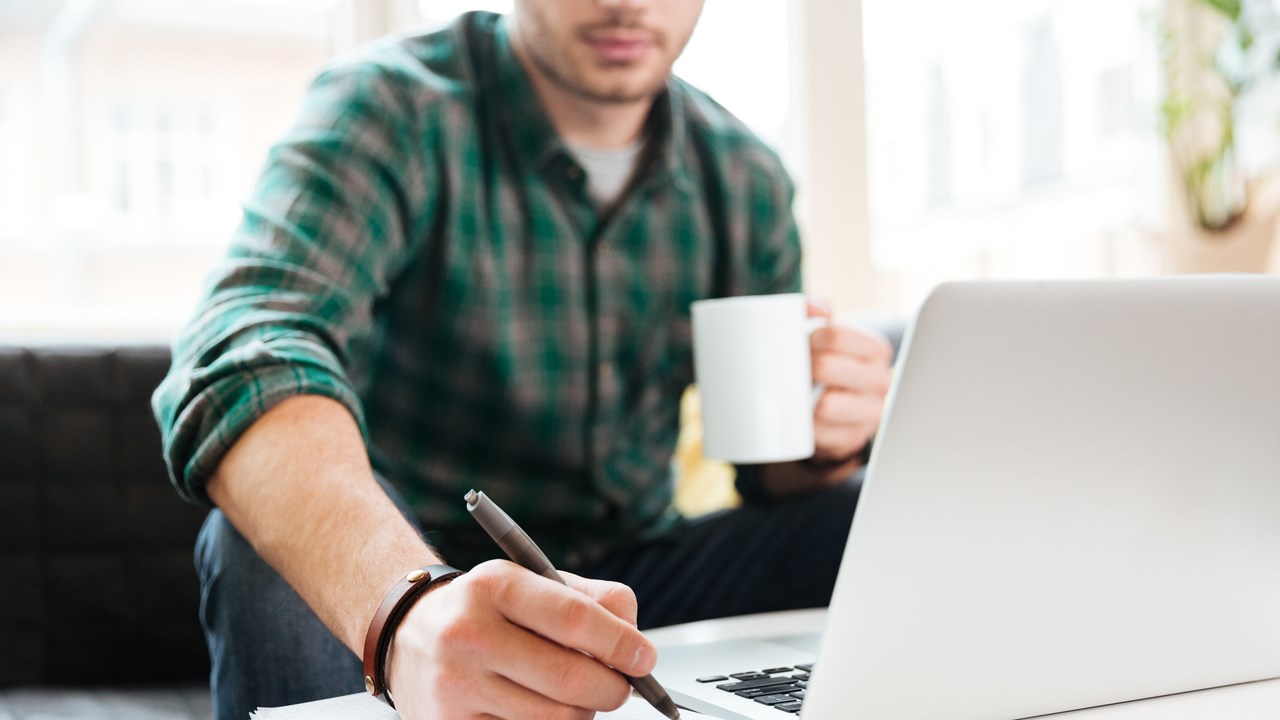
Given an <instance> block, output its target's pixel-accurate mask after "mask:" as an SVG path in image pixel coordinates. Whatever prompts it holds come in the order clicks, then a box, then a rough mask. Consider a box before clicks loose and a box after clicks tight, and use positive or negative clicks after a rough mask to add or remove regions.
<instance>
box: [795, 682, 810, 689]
mask: <svg viewBox="0 0 1280 720" xmlns="http://www.w3.org/2000/svg"><path fill="white" fill-rule="evenodd" d="M796 687H798V688H800V689H801V690H804V689H805V688H807V687H809V681H808V680H797V681H796Z"/></svg>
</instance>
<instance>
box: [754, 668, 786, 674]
mask: <svg viewBox="0 0 1280 720" xmlns="http://www.w3.org/2000/svg"><path fill="white" fill-rule="evenodd" d="M760 672H762V673H764V674H765V675H777V674H778V673H784V672H791V668H789V667H776V668H766V669H764V670H761V671H760Z"/></svg>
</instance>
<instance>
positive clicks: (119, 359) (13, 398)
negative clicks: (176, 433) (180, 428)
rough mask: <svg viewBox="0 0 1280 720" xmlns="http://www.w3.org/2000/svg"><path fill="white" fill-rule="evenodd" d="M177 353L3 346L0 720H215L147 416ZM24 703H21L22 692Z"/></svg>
mask: <svg viewBox="0 0 1280 720" xmlns="http://www.w3.org/2000/svg"><path fill="white" fill-rule="evenodd" d="M168 367H169V350H168V348H166V347H163V346H160V345H149V346H66V345H57V346H54V345H49V346H43V347H42V346H30V347H27V346H16V345H4V344H0V718H3V719H4V720H10V718H12V720H23V718H27V717H35V716H37V715H38V716H39V717H42V718H48V717H55V718H106V717H119V718H131V717H146V718H199V717H208V715H209V710H208V692H207V689H206V688H207V678H208V662H209V661H208V656H207V654H206V652H205V648H204V640H203V638H202V636H201V632H200V625H199V621H198V619H197V610H198V607H199V601H200V598H199V587H198V585H197V582H196V578H195V573H194V569H193V566H192V558H191V551H192V547H193V543H194V539H195V535H196V532H197V530H198V529H199V527H200V522H201V521H202V519H203V517H204V511H203V510H201V509H199V508H195V507H192V506H190V505H187V504H186V503H183V502H182V501H181V500H180V499H178V496H177V495H176V494H175V493H174V492H173V490H172V489H171V488H170V486H169V481H168V479H167V474H166V471H165V467H164V462H163V461H162V459H161V455H160V437H159V432H158V431H157V429H156V424H155V421H154V420H153V419H152V416H151V411H150V405H149V403H150V397H151V392H152V390H153V389H154V388H155V387H156V385H157V384H159V382H160V380H161V378H163V376H164V374H165V372H166V370H167V369H168ZM15 688H22V689H15Z"/></svg>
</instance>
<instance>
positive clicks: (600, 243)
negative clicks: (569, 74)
mask: <svg viewBox="0 0 1280 720" xmlns="http://www.w3.org/2000/svg"><path fill="white" fill-rule="evenodd" d="M762 91H768V89H767V88H762ZM646 132H647V133H648V138H649V140H648V142H647V143H646V151H645V153H644V154H643V156H642V158H641V161H640V164H639V165H638V168H637V172H636V175H635V177H634V178H633V181H632V183H631V184H630V186H629V188H628V190H627V191H626V193H625V194H624V195H623V197H622V198H621V199H620V201H619V203H618V204H617V205H616V206H615V208H614V209H613V210H612V211H611V212H608V213H603V214H602V213H601V212H600V211H599V210H598V209H597V208H596V207H595V206H594V205H593V203H592V202H591V200H590V199H589V197H588V196H587V193H586V187H585V184H586V178H585V177H584V172H583V170H582V169H581V168H580V167H579V166H578V165H576V164H575V162H574V161H573V159H572V157H571V155H570V154H569V153H568V152H567V151H566V149H565V147H564V145H563V144H562V143H561V141H560V139H559V138H558V137H557V135H556V133H555V131H554V130H553V128H552V126H551V124H550V121H549V120H548V118H547V117H546V115H545V113H544V112H543V110H542V108H541V106H540V105H539V103H538V100H537V97H536V96H535V94H534V93H533V90H532V88H531V86H530V83H529V80H528V78H527V76H526V75H525V73H524V71H523V69H522V68H521V66H520V65H519V63H518V62H517V61H516V59H515V57H514V56H513V54H512V51H511V46H510V42H509V39H508V37H507V35H506V31H505V30H504V25H503V23H502V22H501V20H500V16H497V15H493V14H487V13H473V14H469V15H465V16H463V17H461V18H460V19H459V20H458V21H456V22H455V23H454V24H453V25H451V26H450V27H448V28H446V29H444V30H441V31H439V32H435V33H431V34H426V35H421V36H417V37H411V38H407V39H399V40H396V41H394V42H383V43H380V44H378V45H375V46H373V47H371V48H370V49H368V50H367V51H364V52H362V53H361V54H360V55H359V56H357V57H352V58H348V59H345V60H343V61H341V62H339V63H337V64H335V65H333V66H331V67H329V68H328V69H326V70H325V71H324V72H323V73H321V74H320V76H319V77H318V78H317V79H316V80H315V82H314V84H313V85H312V86H311V88H310V90H309V91H308V93H307V96H306V100H305V103H304V106H303V109H302V112H301V115H300V118H299V119H298V121H297V123H296V125H295V126H294V127H293V129H292V130H291V131H290V132H289V133H288V134H287V135H286V137H285V138H284V139H283V140H282V141H281V142H280V143H279V144H278V145H276V146H275V147H274V148H273V149H272V151H271V153H270V155H269V157H268V159H267V164H266V167H265V169H264V170H263V173H262V177H261V179H260V181H259V183H258V185H257V187H256V189H255V191H254V193H253V195H252V197H251V199H250V200H249V201H248V202H247V203H246V205H245V210H244V219H243V221H242V223H241V224H240V226H239V229H238V230H237V232H236V234H235V236H234V238H233V241H232V244H231V248H230V251H229V253H228V256H227V257H226V259H225V261H223V262H222V263H221V265H220V266H219V267H218V268H217V270H216V271H215V272H214V274H213V276H212V278H211V280H210V284H209V287H208V290H207V293H206V295H205V297H204V299H203V301H202V302H201V304H200V305H199V307H198V309H197V312H196V315H195V317H194V318H193V319H192V320H191V322H190V323H189V324H188V325H187V327H186V328H185V329H184V330H183V331H182V332H181V334H180V336H179V337H178V338H177V340H176V341H175V344H174V363H173V368H172V370H171V371H170V373H169V376H168V377H167V378H166V379H165V381H164V383H163V384H162V385H161V386H160V388H159V389H158V390H157V391H156V394H155V397H154V400H153V405H154V409H155V413H156V417H157V419H158V421H159V423H160V427H161V430H162V433H163V438H164V453H165V458H166V460H167V461H168V464H169V468H170V472H171V474H172V477H173V481H174V484H175V486H176V487H177V488H178V490H179V492H180V493H181V494H182V495H183V496H184V497H186V498H187V499H189V500H191V501H195V502H203V503H208V502H209V499H208V496H207V495H206V494H205V492H204V483H205V481H206V480H207V479H208V477H209V476H210V474H211V473H212V472H213V470H214V469H215V468H216V467H217V464H218V462H219V461H220V459H221V458H222V456H223V454H224V453H225V452H226V451H227V449H228V447H229V446H230V445H231V444H232V443H233V442H234V441H235V440H236V438H237V437H238V436H239V435H240V433H241V432H243V431H244V430H245V428H246V427H248V426H249V425H250V424H251V423H253V422H254V420H256V419H257V418H258V417H260V416H261V415H262V414H263V413H265V412H266V411H267V410H268V409H270V408H271V407H272V406H273V405H275V404H276V403H278V402H280V401H282V400H284V399H285V398H288V397H291V396H294V395H300V394H314V395H324V396H328V397H331V398H334V399H336V400H338V401H340V402H342V403H343V404H344V405H346V407H347V408H349V409H350V411H351V413H352V415H354V416H355V418H356V420H357V422H358V423H359V425H360V428H361V430H362V432H363V433H364V437H365V440H366V443H367V445H368V448H369V456H370V459H371V461H372V463H373V465H374V468H375V469H376V470H377V471H378V472H379V473H381V474H382V475H383V476H384V477H386V478H387V479H388V480H389V481H390V482H391V483H392V484H393V485H394V486H395V487H396V488H397V489H398V490H399V491H400V492H401V493H402V494H403V495H404V496H405V499H406V500H408V502H409V503H410V504H411V505H412V506H413V508H414V509H415V511H416V512H417V514H418V515H419V517H420V519H421V520H422V522H423V523H424V525H425V527H427V528H428V529H430V530H433V531H437V532H436V533H432V534H431V535H430V538H431V539H432V540H433V542H436V543H437V545H439V546H440V547H441V549H442V550H443V552H444V553H445V554H446V555H447V556H450V557H451V558H453V559H457V560H459V561H461V562H474V561H475V560H477V559H478V558H479V557H480V556H481V554H482V553H481V548H483V549H484V551H485V552H484V553H483V554H485V555H489V556H492V555H494V554H496V549H495V548H492V547H490V544H489V543H490V541H488V540H487V539H485V538H483V536H482V535H481V534H480V532H479V528H478V527H477V526H476V525H475V523H474V521H472V520H471V519H470V518H469V517H468V516H467V512H466V508H465V505H464V503H463V501H462V496H463V494H464V493H465V492H466V491H467V489H469V488H471V487H476V488H479V489H482V490H485V491H486V492H487V493H488V494H489V495H490V496H491V497H493V498H494V499H495V500H496V501H497V502H499V503H500V504H502V505H503V507H504V508H505V509H506V510H507V511H508V512H509V513H510V514H511V515H512V516H513V517H515V518H516V519H517V520H518V521H519V522H520V523H521V524H522V525H523V526H524V527H525V528H526V529H527V530H528V531H529V533H530V534H531V535H532V536H533V537H534V538H537V539H538V541H539V543H540V544H542V545H543V546H544V549H545V550H546V551H547V554H548V555H549V556H550V557H551V559H552V560H553V561H555V562H567V563H568V564H570V565H572V564H575V562H576V561H584V560H589V559H592V558H594V557H598V556H599V555H601V554H602V553H604V552H606V551H607V550H608V549H609V548H611V547H615V546H617V545H618V544H619V543H622V542H625V541H626V540H628V539H631V540H634V539H636V538H639V537H646V536H651V535H653V534H657V533H661V532H664V531H665V529H666V528H668V527H669V526H670V524H671V522H672V518H673V511H672V509H671V499H672V487H671V472H670V460H671V454H672V452H673V450H674V447H675V441H676V436H677V434H678V429H679V428H678V413H679V407H678V406H679V402H678V400H679V396H680V393H681V392H682V390H683V389H684V388H685V387H686V386H688V385H689V384H690V383H691V382H692V379H693V377H692V375H693V369H692V351H691V344H690V342H691V341H690V320H689V303H691V302H693V301H694V300H698V299H700V298H708V297H718V296H725V295H743V294H757V293H775V292H794V291H796V290H798V288H799V282H800V278H799V260H800V247H799V242H798V238H797V234H796V229H795V224H794V221H793V218H792V215H791V212H790V203H791V192H792V190H791V184H790V181H789V180H788V178H787V176H786V174H785V172H784V171H783V168H782V165H781V163H780V162H779V160H778V158H777V156H776V155H775V154H774V153H773V152H772V151H770V150H769V149H768V148H767V147H766V146H765V145H764V144H762V143H761V142H760V141H759V140H758V139H757V138H756V137H755V136H753V135H752V134H751V133H750V132H749V131H748V130H747V129H746V128H745V127H744V126H743V125H742V124H741V123H740V122H738V121H737V120H736V119H734V118H733V117H732V116H731V115H730V114H729V113H728V112H726V111H725V110H724V109H723V108H721V107H720V106H718V105H716V104H715V103H714V102H713V101H712V100H710V99H709V98H708V97H707V96H705V95H703V94H702V93H700V92H698V91H697V90H694V89H693V88H692V87H690V86H688V85H686V84H685V83H683V82H682V81H680V80H678V79H675V78H673V79H671V80H670V81H669V82H668V83H667V85H666V90H665V91H664V92H663V93H662V94H661V95H660V96H659V97H658V99H657V101H656V103H655V105H654V107H653V110H652V112H651V113H650V116H649V120H648V124H647V130H646Z"/></svg>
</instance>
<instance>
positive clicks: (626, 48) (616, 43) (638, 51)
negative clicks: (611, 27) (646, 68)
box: [582, 32, 654, 63]
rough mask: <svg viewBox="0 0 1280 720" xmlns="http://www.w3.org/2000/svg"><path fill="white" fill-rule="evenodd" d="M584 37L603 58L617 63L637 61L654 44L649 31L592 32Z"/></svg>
mask: <svg viewBox="0 0 1280 720" xmlns="http://www.w3.org/2000/svg"><path fill="white" fill-rule="evenodd" d="M582 39H583V41H584V42H586V43H587V45H588V46H590V47H591V49H592V50H594V51H595V52H596V54H597V55H599V56H600V57H601V59H603V60H605V61H608V62H616V63H628V62H635V61H636V60H639V59H641V58H643V57H644V56H645V54H646V53H648V52H649V51H650V50H651V49H653V46H654V41H653V37H652V36H651V35H649V34H648V33H637V32H592V33H586V34H584V35H583V37H582Z"/></svg>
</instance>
